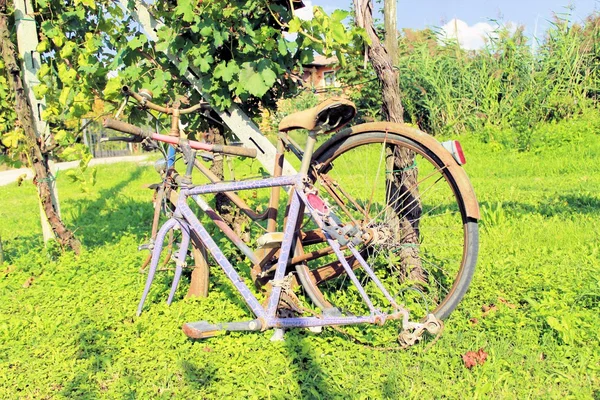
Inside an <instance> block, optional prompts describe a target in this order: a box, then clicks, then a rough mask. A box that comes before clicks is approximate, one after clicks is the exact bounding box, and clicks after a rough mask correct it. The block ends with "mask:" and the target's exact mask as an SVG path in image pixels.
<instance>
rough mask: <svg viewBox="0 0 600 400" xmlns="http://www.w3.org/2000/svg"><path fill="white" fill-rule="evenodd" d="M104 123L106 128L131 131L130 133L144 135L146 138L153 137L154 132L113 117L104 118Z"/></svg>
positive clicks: (125, 131)
mask: <svg viewBox="0 0 600 400" xmlns="http://www.w3.org/2000/svg"><path fill="white" fill-rule="evenodd" d="M102 125H103V126H104V127H105V128H110V129H114V130H115V131H119V132H123V133H129V134H130V135H135V136H142V137H146V138H150V137H152V132H145V131H144V130H143V129H142V128H140V127H137V126H135V125H131V124H128V123H127V122H123V121H117V120H115V119H112V118H104V120H103V121H102Z"/></svg>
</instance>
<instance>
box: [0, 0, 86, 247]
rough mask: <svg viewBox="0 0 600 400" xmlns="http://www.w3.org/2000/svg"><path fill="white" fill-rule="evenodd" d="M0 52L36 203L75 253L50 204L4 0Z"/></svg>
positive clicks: (42, 154)
mask: <svg viewBox="0 0 600 400" xmlns="http://www.w3.org/2000/svg"><path fill="white" fill-rule="evenodd" d="M0 51H1V53H2V59H3V60H4V64H5V65H6V71H7V73H8V75H9V76H8V80H9V81H10V83H11V86H12V89H13V92H14V93H15V111H16V114H17V118H18V121H19V123H20V125H21V128H23V131H24V132H25V137H26V138H27V147H28V154H27V156H28V161H29V163H30V166H31V168H32V169H33V172H34V183H35V184H36V186H37V190H38V195H39V197H40V202H41V204H42V207H43V209H44V212H45V213H46V217H47V218H48V222H49V223H50V226H51V227H52V230H53V231H54V234H55V235H56V238H57V240H58V242H59V244H60V245H61V246H62V247H69V248H71V249H73V251H74V252H75V253H77V254H79V251H80V248H81V244H80V243H79V241H78V240H77V239H76V238H75V236H74V235H73V233H72V232H71V231H70V230H69V229H67V228H66V227H65V225H64V224H63V222H62V221H61V219H60V217H59V215H58V212H57V210H56V208H55V206H54V204H53V203H52V196H51V192H50V179H53V176H52V174H51V173H50V168H49V166H48V154H47V153H45V152H43V151H42V146H43V143H42V142H41V141H40V140H39V139H38V138H37V136H36V133H35V129H34V127H33V116H32V112H31V105H30V104H29V100H28V98H27V96H26V94H25V89H24V87H23V81H22V79H21V69H20V68H19V64H18V62H17V56H16V51H15V46H14V44H13V42H12V41H11V40H10V32H9V29H8V17H7V15H6V0H0Z"/></svg>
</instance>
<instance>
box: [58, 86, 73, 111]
mask: <svg viewBox="0 0 600 400" xmlns="http://www.w3.org/2000/svg"><path fill="white" fill-rule="evenodd" d="M70 93H71V87H70V86H65V87H64V88H62V90H61V91H60V96H59V97H58V103H59V104H60V105H61V106H63V107H65V106H66V105H67V101H68V100H69V94H70Z"/></svg>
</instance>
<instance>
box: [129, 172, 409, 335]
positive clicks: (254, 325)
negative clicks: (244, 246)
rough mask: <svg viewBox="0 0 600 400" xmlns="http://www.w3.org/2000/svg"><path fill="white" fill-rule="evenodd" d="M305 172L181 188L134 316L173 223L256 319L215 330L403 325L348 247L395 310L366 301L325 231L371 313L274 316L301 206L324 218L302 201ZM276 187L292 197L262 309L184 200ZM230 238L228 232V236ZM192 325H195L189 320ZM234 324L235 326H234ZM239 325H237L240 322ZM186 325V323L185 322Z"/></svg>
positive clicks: (399, 312) (402, 314)
mask: <svg viewBox="0 0 600 400" xmlns="http://www.w3.org/2000/svg"><path fill="white" fill-rule="evenodd" d="M304 177H305V175H302V174H297V175H290V176H281V177H275V178H266V179H262V180H255V181H242V182H228V183H216V184H209V185H203V186H198V187H194V188H191V189H186V190H182V191H181V193H180V196H179V201H178V203H177V210H176V212H175V216H174V217H173V218H172V219H170V220H169V221H167V222H166V223H165V224H164V225H163V226H162V227H161V229H160V230H159V232H158V235H157V238H156V243H157V245H156V246H155V247H154V249H153V251H152V263H151V265H150V269H149V274H148V280H147V282H146V287H145V289H144V294H143V296H142V300H141V302H140V305H139V308H138V315H139V313H141V311H142V308H143V304H144V301H145V298H146V296H147V294H148V292H149V289H150V285H151V283H152V279H153V275H154V272H155V271H156V267H157V265H158V262H159V258H160V252H161V250H162V242H163V240H164V237H165V235H166V234H167V232H168V231H169V230H170V229H173V228H174V227H176V226H180V227H181V230H182V236H183V243H186V244H187V243H189V235H190V233H191V232H192V231H193V232H194V233H195V234H196V235H197V236H198V238H199V239H200V240H201V241H202V243H203V244H204V246H205V247H206V248H207V249H208V251H210V253H211V254H212V256H213V258H214V259H215V261H216V262H217V263H218V264H219V265H220V266H221V268H222V269H223V271H224V272H225V274H226V275H227V277H228V278H229V280H230V281H231V282H232V284H233V285H234V286H235V287H236V289H237V290H238V291H239V293H240V295H241V296H242V298H243V299H244V301H245V302H246V304H247V305H248V307H249V308H250V309H251V310H252V312H253V313H254V315H255V316H256V319H255V320H253V321H250V324H248V323H226V324H219V325H205V326H209V327H211V328H213V329H217V330H265V329H268V328H293V327H299V328H308V327H317V326H326V325H350V324H360V323H378V324H382V323H384V322H385V321H386V320H388V319H402V320H403V323H408V311H407V310H405V309H403V308H402V307H400V306H398V305H397V304H396V302H395V301H394V299H393V298H392V296H390V294H389V293H388V292H387V290H386V289H385V288H384V287H383V285H382V284H381V282H379V280H378V279H377V278H376V277H375V274H374V272H373V271H372V269H371V268H370V266H369V265H368V264H367V263H366V261H365V260H364V259H363V258H362V256H361V255H360V254H359V252H358V251H356V250H355V249H353V248H351V251H352V253H353V255H354V257H356V258H357V259H358V261H359V263H360V266H361V267H362V268H363V270H365V272H366V273H367V274H368V275H369V276H370V277H371V278H373V277H375V278H374V279H373V281H374V283H375V284H376V285H377V287H378V288H379V289H380V290H381V291H382V293H383V294H384V296H385V297H386V298H387V299H388V301H389V302H390V304H391V305H392V306H393V307H394V309H395V311H394V312H392V313H389V314H387V313H383V312H381V311H379V310H377V309H376V308H375V307H374V306H373V304H372V303H371V301H370V300H369V298H368V296H367V294H366V292H365V290H364V288H363V287H362V285H361V284H360V282H359V281H358V279H357V278H356V276H355V274H354V272H353V270H352V268H351V267H350V266H349V265H348V262H347V261H346V259H345V257H344V256H343V254H342V252H341V251H340V246H339V244H338V243H337V242H336V241H335V240H334V239H332V238H331V237H329V236H328V234H327V233H326V232H325V231H324V233H325V236H326V238H327V241H328V242H329V244H330V245H331V247H332V248H333V249H334V252H335V254H336V255H337V257H338V260H339V261H340V262H341V263H342V265H343V267H344V269H345V271H346V273H347V274H348V276H349V277H350V279H351V280H352V282H353V283H354V285H355V286H356V287H357V289H358V290H359V292H360V294H361V296H362V297H363V300H364V301H365V303H366V304H367V305H368V307H369V310H370V314H369V315H364V316H342V315H324V316H322V317H292V318H280V317H277V316H276V312H277V306H278V304H279V298H280V295H281V290H282V287H281V284H276V283H277V282H282V281H283V279H284V278H285V271H286V268H287V264H288V260H289V256H290V252H291V249H292V244H293V243H294V242H295V239H296V232H295V229H296V223H297V221H298V218H299V217H301V204H304V206H305V207H306V209H308V210H309V211H310V212H311V214H312V217H313V219H314V220H315V221H316V223H317V225H319V226H320V227H323V226H324V225H325V224H324V221H323V218H322V217H321V215H319V213H317V212H315V210H314V209H313V208H312V207H311V205H310V203H309V202H308V201H307V199H306V196H305V195H304V192H303V189H304V183H303V178H304ZM277 186H291V187H292V189H291V200H290V204H289V209H288V217H287V221H286V224H285V227H284V232H283V233H284V235H283V241H282V244H281V249H280V255H279V260H278V262H277V267H276V269H275V275H274V277H273V279H272V281H271V283H272V291H271V293H270V296H269V299H268V304H267V307H266V309H265V308H264V307H263V306H261V304H260V303H259V301H258V300H257V299H256V297H255V296H254V295H253V294H252V292H251V291H250V289H249V288H248V286H247V285H246V284H245V283H244V281H243V279H242V277H241V276H240V275H239V274H238V273H237V271H236V270H235V269H234V267H233V266H232V265H231V263H230V262H229V260H227V258H226V257H225V255H224V254H223V252H222V251H221V249H219V247H218V245H217V244H216V243H215V241H214V240H213V238H212V237H211V236H210V234H209V233H208V232H207V230H206V229H205V228H204V226H203V225H202V224H201V223H200V221H199V220H198V217H197V216H196V215H195V214H194V212H193V211H192V209H191V208H190V207H189V206H188V204H187V199H188V197H191V196H198V195H204V194H210V193H218V192H229V191H239V190H250V189H259V188H271V187H277ZM228 236H230V235H228ZM186 251H187V246H186V248H185V249H184V248H183V246H182V249H181V250H180V252H179V255H178V259H177V260H176V261H177V263H178V264H177V270H176V278H177V281H178V278H179V276H180V275H181V272H180V267H181V264H182V261H183V260H182V259H184V258H185V254H186ZM176 285H177V282H175V281H174V282H173V287H172V288H171V294H170V296H169V301H170V300H171V299H172V297H173V294H174V290H175V288H176ZM192 324H194V323H192ZM195 324H206V323H205V322H204V321H202V322H198V323H195ZM236 324H238V325H236ZM240 324H241V325H240ZM188 325H189V324H188Z"/></svg>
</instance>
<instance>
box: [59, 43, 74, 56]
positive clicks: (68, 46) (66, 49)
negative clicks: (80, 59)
mask: <svg viewBox="0 0 600 400" xmlns="http://www.w3.org/2000/svg"><path fill="white" fill-rule="evenodd" d="M76 48H77V44H76V43H75V42H71V41H68V42H67V43H65V45H64V46H63V48H62V49H60V56H61V57H62V58H69V57H70V56H71V55H72V54H73V50H75V49H76Z"/></svg>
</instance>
